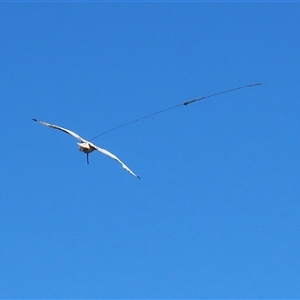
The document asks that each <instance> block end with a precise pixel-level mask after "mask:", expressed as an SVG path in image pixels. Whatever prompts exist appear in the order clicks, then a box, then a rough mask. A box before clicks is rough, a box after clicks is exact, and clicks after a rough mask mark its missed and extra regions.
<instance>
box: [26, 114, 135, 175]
mask: <svg viewBox="0 0 300 300" xmlns="http://www.w3.org/2000/svg"><path fill="white" fill-rule="evenodd" d="M32 120H33V121H35V122H38V123H40V124H42V125H44V126H47V127H50V128H54V129H58V130H61V131H63V132H65V133H67V134H70V135H72V136H73V137H74V138H76V139H77V140H79V143H77V144H78V145H79V151H82V152H84V153H86V160H87V163H88V164H89V154H90V153H91V152H93V151H95V150H98V151H99V152H101V153H103V154H105V155H107V156H109V157H111V158H113V159H114V160H116V161H117V162H119V163H120V164H121V165H122V167H123V168H124V169H125V170H126V171H128V172H129V173H130V174H131V175H133V176H135V177H137V178H140V177H139V176H138V175H136V174H135V173H133V172H132V171H131V170H130V169H129V168H128V167H127V166H126V165H125V164H124V163H123V162H122V161H121V160H120V159H119V158H118V157H117V156H115V155H114V154H112V153H111V152H109V151H107V150H105V149H102V148H100V147H98V146H96V145H94V144H93V143H91V142H89V141H87V140H85V139H83V138H82V137H81V136H79V135H78V134H77V133H75V132H73V131H71V130H69V129H66V128H63V127H60V126H57V125H53V124H49V123H46V122H43V121H39V120H37V119H32Z"/></svg>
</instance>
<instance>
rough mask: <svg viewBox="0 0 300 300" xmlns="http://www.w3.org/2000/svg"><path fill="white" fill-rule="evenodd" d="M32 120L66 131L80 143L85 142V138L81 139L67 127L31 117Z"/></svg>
mask: <svg viewBox="0 0 300 300" xmlns="http://www.w3.org/2000/svg"><path fill="white" fill-rule="evenodd" d="M32 120H33V121H35V122H38V123H40V124H42V125H44V126H48V127H50V128H54V129H58V130H61V131H63V132H65V133H67V134H70V135H72V136H73V137H74V138H76V139H78V140H79V141H80V142H81V143H82V142H87V141H86V140H85V139H83V138H82V137H81V136H79V135H78V134H77V133H75V132H73V131H71V130H69V129H65V128H63V127H60V126H57V125H53V124H49V123H46V122H43V121H39V120H37V119H32Z"/></svg>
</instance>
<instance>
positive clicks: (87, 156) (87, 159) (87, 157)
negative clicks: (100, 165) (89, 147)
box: [86, 153, 89, 164]
mask: <svg viewBox="0 0 300 300" xmlns="http://www.w3.org/2000/svg"><path fill="white" fill-rule="evenodd" d="M86 162H87V164H89V154H88V153H87V154H86Z"/></svg>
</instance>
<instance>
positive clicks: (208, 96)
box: [90, 82, 262, 141]
mask: <svg viewBox="0 0 300 300" xmlns="http://www.w3.org/2000/svg"><path fill="white" fill-rule="evenodd" d="M261 84H262V83H261V82H258V83H252V84H247V85H243V86H239V87H236V88H232V89H229V90H224V91H222V92H217V93H213V94H210V95H207V96H202V97H200V98H195V99H192V100H190V101H185V102H183V103H180V104H177V105H173V106H170V107H168V108H165V109H162V110H159V111H157V112H154V113H152V114H149V115H146V116H143V117H140V118H138V119H135V120H133V121H130V122H127V123H124V124H121V125H119V126H116V127H113V128H111V129H108V130H106V131H103V132H101V133H100V134H98V135H96V136H95V137H93V138H92V139H90V141H92V140H94V139H96V138H98V137H99V136H102V135H104V134H106V133H109V132H111V131H114V130H116V129H119V128H121V127H124V126H127V125H130V124H132V123H136V122H138V121H141V120H143V119H147V118H150V117H152V116H155V115H158V114H161V113H163V112H166V111H168V110H171V109H174V108H176V107H179V106H182V105H189V104H191V103H194V102H197V101H201V100H204V99H207V98H210V97H214V96H218V95H221V94H225V93H231V92H234V91H236V90H240V89H244V88H248V87H253V86H257V85H261Z"/></svg>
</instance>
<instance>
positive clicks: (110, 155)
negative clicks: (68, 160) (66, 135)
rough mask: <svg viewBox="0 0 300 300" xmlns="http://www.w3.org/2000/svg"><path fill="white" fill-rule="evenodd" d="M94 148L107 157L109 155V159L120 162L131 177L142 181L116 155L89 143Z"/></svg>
mask: <svg viewBox="0 0 300 300" xmlns="http://www.w3.org/2000/svg"><path fill="white" fill-rule="evenodd" d="M89 143H90V144H91V145H92V146H93V147H95V149H96V150H98V151H99V152H101V153H103V154H105V155H108V156H109V157H111V158H113V159H115V160H116V161H117V162H119V163H120V164H121V165H122V167H123V168H124V169H125V170H126V171H128V172H129V173H130V174H131V175H133V176H135V177H137V178H138V179H140V176H138V175H136V174H135V173H133V172H132V171H131V170H130V169H129V168H128V167H127V166H126V165H125V164H124V163H123V162H122V161H121V160H120V159H119V158H118V157H116V156H115V155H114V154H112V153H110V152H109V151H107V150H105V149H103V148H100V147H98V146H96V145H94V144H92V143H91V142H89Z"/></svg>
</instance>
